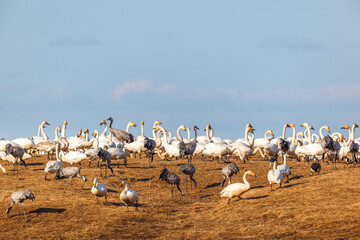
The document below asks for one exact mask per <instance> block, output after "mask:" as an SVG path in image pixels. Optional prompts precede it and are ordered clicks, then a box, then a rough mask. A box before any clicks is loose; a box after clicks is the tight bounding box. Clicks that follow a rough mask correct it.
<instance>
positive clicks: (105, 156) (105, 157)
mask: <svg viewBox="0 0 360 240" xmlns="http://www.w3.org/2000/svg"><path fill="white" fill-rule="evenodd" d="M97 155H98V157H99V158H100V159H101V161H100V176H102V167H101V166H102V162H103V161H104V162H105V163H106V167H107V168H110V170H111V174H113V173H114V170H113V169H112V167H111V166H110V165H111V154H110V153H109V152H108V151H106V150H104V149H102V148H101V147H100V148H99V151H98V153H97ZM106 167H105V177H106Z"/></svg>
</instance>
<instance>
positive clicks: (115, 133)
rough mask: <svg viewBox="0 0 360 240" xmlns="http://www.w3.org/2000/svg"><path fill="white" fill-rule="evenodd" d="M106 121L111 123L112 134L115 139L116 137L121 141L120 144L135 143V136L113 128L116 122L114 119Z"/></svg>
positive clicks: (110, 118)
mask: <svg viewBox="0 0 360 240" xmlns="http://www.w3.org/2000/svg"><path fill="white" fill-rule="evenodd" d="M106 120H109V121H110V125H109V128H110V132H111V134H112V135H113V136H114V137H116V139H117V140H119V141H120V142H127V143H131V142H133V141H134V136H133V135H132V134H130V133H127V132H125V131H123V130H120V129H115V128H112V123H113V121H114V120H113V118H112V117H109V118H108V119H106Z"/></svg>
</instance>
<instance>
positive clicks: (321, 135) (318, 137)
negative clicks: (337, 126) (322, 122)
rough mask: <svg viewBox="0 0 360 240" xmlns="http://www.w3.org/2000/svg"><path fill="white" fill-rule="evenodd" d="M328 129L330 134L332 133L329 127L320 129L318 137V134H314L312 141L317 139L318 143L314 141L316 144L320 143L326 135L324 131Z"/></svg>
mask: <svg viewBox="0 0 360 240" xmlns="http://www.w3.org/2000/svg"><path fill="white" fill-rule="evenodd" d="M324 129H326V130H327V131H328V132H329V133H330V128H329V126H322V127H321V128H320V129H319V135H317V134H316V133H313V134H312V135H311V139H314V138H317V140H316V141H313V142H314V143H315V142H316V143H320V141H321V139H323V138H324V134H323V133H322V131H323V130H324Z"/></svg>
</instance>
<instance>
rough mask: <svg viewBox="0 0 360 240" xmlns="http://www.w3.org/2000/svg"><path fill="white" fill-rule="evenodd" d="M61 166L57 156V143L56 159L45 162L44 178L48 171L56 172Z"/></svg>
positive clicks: (57, 146)
mask: <svg viewBox="0 0 360 240" xmlns="http://www.w3.org/2000/svg"><path fill="white" fill-rule="evenodd" d="M61 168H62V162H61V160H60V157H59V144H56V161H48V162H47V163H46V166H45V169H44V172H45V180H46V176H47V175H48V173H57V172H58V171H59V170H60V169H61Z"/></svg>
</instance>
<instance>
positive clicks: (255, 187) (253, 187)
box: [251, 185, 265, 188]
mask: <svg viewBox="0 0 360 240" xmlns="http://www.w3.org/2000/svg"><path fill="white" fill-rule="evenodd" d="M264 187H265V186H262V185H260V186H254V187H251V188H264Z"/></svg>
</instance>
